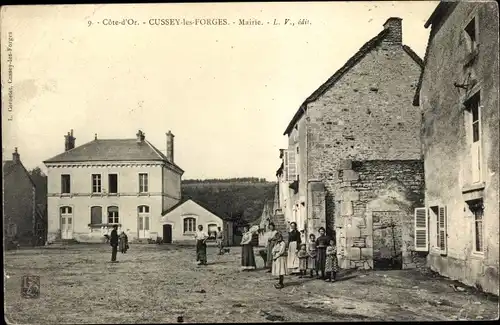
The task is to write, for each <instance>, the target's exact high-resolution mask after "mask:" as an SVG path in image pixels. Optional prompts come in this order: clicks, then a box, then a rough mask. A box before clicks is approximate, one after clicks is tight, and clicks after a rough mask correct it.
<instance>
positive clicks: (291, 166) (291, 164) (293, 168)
mask: <svg viewBox="0 0 500 325" xmlns="http://www.w3.org/2000/svg"><path fill="white" fill-rule="evenodd" d="M287 152H288V177H287V178H288V181H289V182H293V181H296V180H297V154H296V153H295V150H287Z"/></svg>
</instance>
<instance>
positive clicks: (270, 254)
mask: <svg viewBox="0 0 500 325" xmlns="http://www.w3.org/2000/svg"><path fill="white" fill-rule="evenodd" d="M275 245H276V241H274V240H272V241H270V242H269V244H268V245H267V261H266V267H268V268H271V267H272V266H273V248H274V246H275Z"/></svg>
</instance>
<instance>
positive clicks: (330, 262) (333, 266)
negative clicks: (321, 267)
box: [325, 255, 339, 272]
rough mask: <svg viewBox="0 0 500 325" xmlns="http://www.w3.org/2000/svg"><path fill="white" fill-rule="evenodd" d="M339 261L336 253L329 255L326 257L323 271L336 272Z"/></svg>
mask: <svg viewBox="0 0 500 325" xmlns="http://www.w3.org/2000/svg"><path fill="white" fill-rule="evenodd" d="M338 270H339V261H338V258H337V255H331V256H327V257H326V262H325V272H338Z"/></svg>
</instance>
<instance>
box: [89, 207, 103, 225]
mask: <svg viewBox="0 0 500 325" xmlns="http://www.w3.org/2000/svg"><path fill="white" fill-rule="evenodd" d="M90 223H91V224H93V225H98V224H101V223H102V207H91V208H90Z"/></svg>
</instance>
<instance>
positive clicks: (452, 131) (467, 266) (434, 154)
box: [414, 2, 500, 295]
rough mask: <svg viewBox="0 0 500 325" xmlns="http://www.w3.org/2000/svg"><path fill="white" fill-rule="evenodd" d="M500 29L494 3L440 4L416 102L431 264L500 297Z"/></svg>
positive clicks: (432, 23)
mask: <svg viewBox="0 0 500 325" xmlns="http://www.w3.org/2000/svg"><path fill="white" fill-rule="evenodd" d="M498 24H499V23H498V5H497V4H496V3H495V2H456V3H455V2H440V4H439V5H438V6H437V8H436V10H435V11H434V12H433V13H432V15H431V17H430V18H429V19H428V21H427V22H426V24H425V27H426V28H429V27H430V37H429V42H428V45H427V50H426V55H425V68H424V71H423V73H422V76H421V82H420V83H419V89H418V91H417V92H416V95H415V102H414V104H415V105H420V109H421V111H422V114H423V123H422V145H423V146H422V147H423V154H424V161H425V183H426V191H425V208H423V209H421V215H422V225H421V226H422V230H423V233H424V234H425V233H427V236H425V235H424V236H423V237H422V240H423V243H422V244H423V245H422V247H423V250H426V251H427V250H428V252H429V254H428V257H427V261H428V264H429V266H430V267H431V268H432V269H433V270H435V271H437V272H439V273H441V274H442V275H445V276H447V277H450V278H452V279H455V280H459V281H462V282H463V283H465V284H467V285H475V286H477V287H479V288H482V289H484V290H485V291H488V292H491V293H494V294H496V295H498V288H499V283H498V277H499V275H498V269H499V250H498V247H499V206H498V202H499V199H498V198H499V194H500V193H499V180H498V177H499V176H498V175H499V161H500V157H499V144H498V142H499V136H500V135H499V116H498V115H499V112H498V111H499V105H498V96H499V79H498V78H499V75H498V69H499V62H498V61H499V58H498V53H499V46H498ZM424 231H425V232H424Z"/></svg>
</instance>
